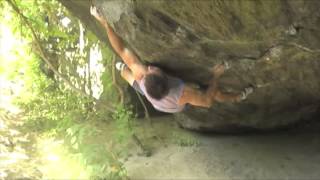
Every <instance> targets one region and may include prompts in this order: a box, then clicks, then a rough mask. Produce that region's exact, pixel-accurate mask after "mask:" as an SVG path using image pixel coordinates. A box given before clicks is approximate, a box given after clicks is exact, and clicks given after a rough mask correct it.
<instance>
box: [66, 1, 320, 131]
mask: <svg viewBox="0 0 320 180" xmlns="http://www.w3.org/2000/svg"><path fill="white" fill-rule="evenodd" d="M60 1H61V2H62V4H64V5H65V6H66V7H67V8H68V9H69V10H71V11H72V12H73V13H74V14H75V15H76V16H79V17H80V16H81V14H82V16H83V14H84V13H85V14H88V13H89V6H90V4H88V5H87V7H86V6H81V7H80V9H79V8H78V9H75V8H70V6H71V7H72V6H73V7H74V6H76V4H77V3H78V1H77V0H73V1H67V0H60ZM96 6H97V7H98V8H99V9H100V10H101V11H102V12H103V14H104V16H105V17H106V19H108V21H109V23H110V24H111V26H113V27H114V29H115V31H116V32H117V33H118V34H119V35H120V36H121V37H122V38H123V40H124V41H125V42H126V43H127V44H128V46H129V47H130V48H131V49H133V50H134V51H135V52H136V53H137V54H138V56H139V57H140V58H141V60H142V61H144V62H145V63H152V64H156V65H158V66H160V67H161V68H163V69H164V70H165V71H167V72H168V73H171V74H173V75H175V76H178V77H180V78H182V79H183V80H185V81H187V82H191V83H195V84H199V85H200V87H205V86H206V85H207V83H208V80H209V79H210V78H212V77H211V74H210V73H209V68H210V67H212V66H213V65H215V64H218V63H220V62H223V61H226V62H228V63H229V64H230V65H231V69H229V70H228V71H227V72H226V73H225V74H224V75H223V77H222V78H221V79H220V82H219V86H220V88H221V90H223V91H226V92H239V91H241V90H242V89H243V88H245V87H247V86H248V85H253V86H255V87H256V88H255V91H254V93H253V94H252V95H250V96H249V97H248V99H247V100H245V101H243V102H240V103H223V104H222V103H216V104H214V105H213V106H212V108H210V109H205V108H198V107H188V108H187V109H186V111H184V112H183V113H179V114H175V117H176V120H177V121H178V122H179V124H180V125H181V126H182V127H184V128H188V129H193V130H199V131H216V132H237V131H241V130H244V129H261V130H268V129H274V128H279V127H283V126H288V125H290V124H293V123H296V122H301V121H304V120H307V119H308V118H310V117H311V116H314V115H315V114H316V113H317V112H318V111H319V107H320V81H319V77H320V11H319V10H318V9H319V8H320V1H317V0H295V1H291V0H283V1H278V0H274V1H273V0H268V1H264V0H260V1H259V0H257V1H220V0H216V1H146V0H127V1H124V0H123V1H118V0H114V1H102V0H101V1H97V2H96ZM81 8H82V9H81ZM84 8H86V9H84ZM84 23H85V24H87V26H88V28H91V29H95V32H101V30H99V31H98V30H96V29H97V27H98V26H96V24H94V25H93V23H92V22H84ZM99 28H100V27H99ZM99 37H102V36H101V35H99ZM103 40H104V41H105V40H106V39H103Z"/></svg>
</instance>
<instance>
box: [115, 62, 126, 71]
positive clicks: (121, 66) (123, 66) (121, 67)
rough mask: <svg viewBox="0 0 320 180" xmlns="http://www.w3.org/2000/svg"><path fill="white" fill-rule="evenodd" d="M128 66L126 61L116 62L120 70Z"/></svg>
mask: <svg viewBox="0 0 320 180" xmlns="http://www.w3.org/2000/svg"><path fill="white" fill-rule="evenodd" d="M126 66H127V65H126V64H124V63H122V62H117V63H116V69H117V70H118V71H122V70H123V69H124V68H125V67H126Z"/></svg>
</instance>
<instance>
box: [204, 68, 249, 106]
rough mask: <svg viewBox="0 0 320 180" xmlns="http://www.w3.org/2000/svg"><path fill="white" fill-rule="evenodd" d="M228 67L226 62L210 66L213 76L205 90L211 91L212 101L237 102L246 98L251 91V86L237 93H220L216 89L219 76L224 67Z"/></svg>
mask: <svg viewBox="0 0 320 180" xmlns="http://www.w3.org/2000/svg"><path fill="white" fill-rule="evenodd" d="M229 68H230V66H229V65H228V64H227V63H224V64H220V65H216V66H214V67H213V68H212V72H213V75H214V77H213V79H212V80H211V82H210V86H209V88H208V90H207V92H208V93H211V98H213V101H218V102H239V101H242V100H244V99H246V98H247V96H248V95H249V94H251V93H252V92H253V88H252V87H248V88H245V90H244V91H242V92H241V93H239V94H231V93H222V92H221V91H220V90H218V88H217V82H218V80H219V78H220V76H221V75H222V74H223V73H224V71H225V69H229Z"/></svg>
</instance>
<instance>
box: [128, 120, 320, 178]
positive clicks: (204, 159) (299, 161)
mask: <svg viewBox="0 0 320 180" xmlns="http://www.w3.org/2000/svg"><path fill="white" fill-rule="evenodd" d="M166 121H170V119H162V120H161V121H159V122H161V123H165V122H166ZM161 123H158V124H156V125H155V126H157V125H160V124H161ZM192 134H193V135H194V137H195V138H196V139H197V141H198V142H199V144H198V145H193V146H180V145H177V144H175V143H169V144H167V146H164V145H162V146H161V145H160V146H159V147H157V148H155V150H154V151H153V155H152V156H150V157H144V156H137V155H135V156H132V157H130V158H129V159H128V161H127V162H125V167H126V168H127V171H128V175H129V177H130V179H139V180H140V179H148V180H150V179H317V178H319V177H320V171H319V169H320V136H319V134H320V131H319V128H314V126H311V128H310V127H309V128H303V129H302V130H301V128H300V129H295V130H290V131H288V130H287V131H285V132H281V133H280V132H272V133H264V134H248V135H217V134H211V135H203V134H197V133H192Z"/></svg>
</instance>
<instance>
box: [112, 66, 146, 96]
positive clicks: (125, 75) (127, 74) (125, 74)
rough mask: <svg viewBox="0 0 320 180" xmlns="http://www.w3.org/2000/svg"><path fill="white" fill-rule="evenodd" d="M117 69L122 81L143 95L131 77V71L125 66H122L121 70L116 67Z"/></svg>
mask: <svg viewBox="0 0 320 180" xmlns="http://www.w3.org/2000/svg"><path fill="white" fill-rule="evenodd" d="M118 66H119V65H118ZM117 69H119V70H120V71H121V77H122V78H123V79H125V80H126V81H127V82H128V83H129V84H130V86H132V87H133V88H134V89H135V90H136V91H138V92H139V93H140V94H142V95H144V93H143V92H142V90H141V88H140V86H139V84H138V82H137V81H136V80H135V79H134V76H133V74H132V72H131V70H130V69H129V68H128V67H127V66H123V67H121V68H118V67H117Z"/></svg>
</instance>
